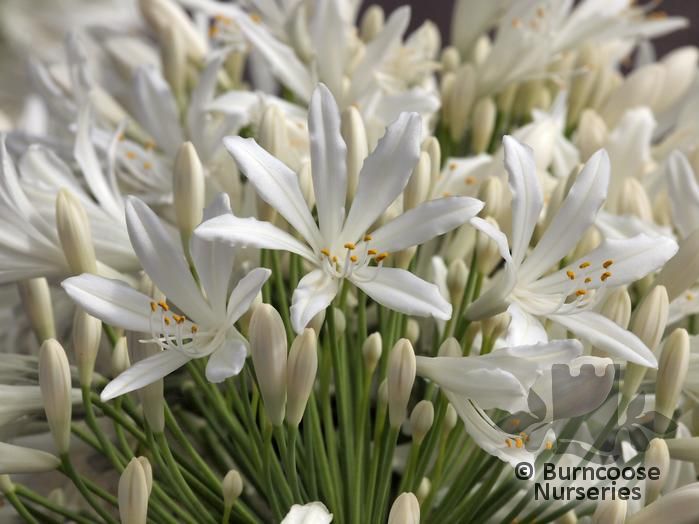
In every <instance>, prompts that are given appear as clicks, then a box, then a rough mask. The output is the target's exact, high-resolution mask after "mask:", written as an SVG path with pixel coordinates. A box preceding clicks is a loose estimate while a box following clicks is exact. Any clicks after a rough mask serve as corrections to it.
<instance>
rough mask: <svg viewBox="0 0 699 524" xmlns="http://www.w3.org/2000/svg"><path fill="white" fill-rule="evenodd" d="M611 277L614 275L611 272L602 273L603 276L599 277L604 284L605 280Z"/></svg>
mask: <svg viewBox="0 0 699 524" xmlns="http://www.w3.org/2000/svg"><path fill="white" fill-rule="evenodd" d="M611 276H612V274H611V273H610V272H609V271H605V272H604V273H602V275H601V276H600V277H599V279H600V280H601V281H602V282H604V281H605V280H607V279H608V278H609V277H611Z"/></svg>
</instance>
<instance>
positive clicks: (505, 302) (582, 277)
mask: <svg viewBox="0 0 699 524" xmlns="http://www.w3.org/2000/svg"><path fill="white" fill-rule="evenodd" d="M504 147H505V167H506V168H507V171H508V174H509V182H510V187H511V190H512V234H511V240H510V242H509V245H508V241H507V238H506V237H505V235H504V234H503V233H501V232H500V231H499V230H496V229H495V228H493V227H492V226H490V225H489V224H487V223H485V222H484V221H483V220H480V219H474V220H472V223H473V224H474V225H475V226H476V227H478V228H479V229H481V230H482V231H483V232H485V233H486V234H488V235H489V236H491V237H492V238H493V239H494V240H495V241H496V242H497V243H498V246H499V249H500V253H501V255H502V257H503V258H504V259H505V267H504V269H503V271H502V272H501V274H500V275H499V279H498V281H497V282H496V283H495V284H494V285H493V287H492V288H491V289H489V290H488V291H487V292H486V293H485V294H484V295H483V296H481V297H480V298H479V299H478V300H477V301H476V302H474V303H473V304H472V305H471V306H470V307H469V309H468V310H467V316H468V317H469V318H471V319H480V318H486V317H488V316H490V315H492V314H494V313H498V312H500V311H503V310H504V309H506V308H508V306H509V311H510V313H511V315H512V324H511V326H510V336H511V337H513V340H511V342H513V343H516V344H525V343H533V342H537V341H543V340H547V338H548V337H547V334H546V331H545V329H544V327H543V326H542V324H541V322H540V321H539V320H538V319H539V318H546V319H549V320H551V321H553V322H554V323H556V324H559V325H561V326H563V327H564V328H566V329H568V330H569V331H571V332H573V333H575V335H576V336H578V337H579V338H580V339H582V340H586V341H588V342H590V343H591V344H593V345H594V346H596V347H597V348H599V349H601V350H603V351H606V352H607V353H608V354H609V355H610V356H613V357H618V358H622V359H624V360H627V361H629V362H634V363H637V364H641V365H644V366H652V367H655V366H656V365H657V362H656V359H655V357H654V356H653V354H652V353H651V352H650V350H649V349H648V348H647V347H646V346H645V345H644V344H643V343H642V342H641V341H640V340H639V339H638V337H636V336H635V335H633V334H632V333H630V332H628V331H626V330H624V329H622V328H620V327H619V326H618V325H617V324H615V323H614V322H612V321H611V320H609V319H607V318H605V317H604V316H602V315H600V314H599V313H596V312H594V311H591V308H592V307H593V306H594V305H595V304H596V300H595V298H596V295H597V296H599V295H598V294H599V290H600V288H605V287H607V286H610V287H611V286H621V285H626V284H629V283H632V282H635V281H636V280H638V279H640V278H642V277H644V276H645V275H646V274H648V273H650V272H652V271H655V270H656V269H658V268H660V267H662V266H663V264H665V262H667V261H668V260H669V259H670V258H671V257H672V256H673V255H674V254H675V252H676V251H677V243H676V242H675V241H674V240H672V239H670V238H667V237H650V236H647V235H643V234H641V235H638V236H635V237H633V238H629V239H621V240H617V239H606V240H604V241H603V242H602V244H601V245H600V246H599V247H597V248H596V249H594V250H593V251H592V252H590V253H589V254H587V255H585V256H584V257H582V258H581V259H579V260H575V261H573V262H569V263H565V264H564V265H563V266H562V267H561V268H560V269H559V270H558V271H555V272H553V273H550V274H547V273H548V272H549V270H550V269H551V268H553V267H556V266H557V264H558V263H559V262H560V261H561V260H564V259H565V257H566V256H567V255H568V254H569V253H570V252H571V251H572V250H573V248H574V247H575V245H576V244H577V243H578V241H579V240H580V238H581V237H582V235H583V234H584V233H585V231H587V229H588V228H589V227H590V226H591V225H592V224H593V223H594V221H595V217H596V215H597V212H598V211H599V209H600V207H601V206H602V204H603V203H604V200H605V198H606V195H607V186H608V184H609V160H608V158H607V154H606V153H605V152H604V151H598V152H597V153H595V154H594V155H593V156H592V157H591V158H590V160H589V161H588V162H587V164H586V165H585V167H584V168H583V170H582V171H581V172H580V174H578V175H577V177H576V179H575V183H574V184H573V185H572V187H571V188H570V191H569V192H568V195H567V196H566V198H565V200H564V201H563V203H562V204H561V206H560V208H559V210H558V212H557V213H556V215H555V216H554V217H553V219H552V220H551V222H550V224H549V226H548V228H547V229H546V230H545V231H544V233H543V235H542V236H541V238H540V240H539V241H538V243H537V244H536V246H535V247H534V248H533V250H532V251H531V252H530V253H529V254H527V249H528V247H529V243H530V241H531V238H532V234H533V233H534V228H535V227H536V224H537V222H538V219H539V215H540V213H541V209H542V206H543V199H542V195H541V188H540V185H539V182H538V180H537V177H536V167H535V164H534V159H533V154H532V151H531V150H530V149H529V148H528V147H527V146H524V145H523V144H521V143H519V142H517V141H516V140H514V139H513V138H511V137H505V138H504ZM510 248H511V252H510Z"/></svg>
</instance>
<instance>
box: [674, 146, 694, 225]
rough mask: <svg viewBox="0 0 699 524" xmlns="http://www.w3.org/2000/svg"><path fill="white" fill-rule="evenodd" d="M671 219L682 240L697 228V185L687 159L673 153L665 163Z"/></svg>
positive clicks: (678, 153) (677, 153)
mask: <svg viewBox="0 0 699 524" xmlns="http://www.w3.org/2000/svg"><path fill="white" fill-rule="evenodd" d="M667 170H668V175H669V176H668V193H669V194H670V200H671V202H672V206H671V208H672V218H673V220H674V222H675V226H676V227H677V229H678V230H679V232H680V234H681V235H682V237H683V238H686V237H687V236H689V234H690V233H691V232H692V231H694V230H695V229H698V228H699V183H697V179H696V178H695V176H694V170H693V169H692V166H691V165H689V161H688V160H687V157H685V156H684V155H683V154H682V153H680V152H679V151H674V152H673V153H672V154H671V155H670V158H669V159H668V161H667Z"/></svg>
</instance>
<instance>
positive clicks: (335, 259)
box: [333, 256, 337, 264]
mask: <svg viewBox="0 0 699 524" xmlns="http://www.w3.org/2000/svg"><path fill="white" fill-rule="evenodd" d="M333 262H335V263H336V264H337V257H336V256H333Z"/></svg>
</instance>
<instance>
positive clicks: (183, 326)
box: [63, 195, 270, 400]
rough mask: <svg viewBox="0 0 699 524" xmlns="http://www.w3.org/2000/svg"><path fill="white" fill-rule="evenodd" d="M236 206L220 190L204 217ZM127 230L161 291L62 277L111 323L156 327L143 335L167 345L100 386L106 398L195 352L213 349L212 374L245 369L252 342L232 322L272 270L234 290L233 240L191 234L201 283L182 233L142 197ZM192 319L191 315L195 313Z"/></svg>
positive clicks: (132, 203)
mask: <svg viewBox="0 0 699 524" xmlns="http://www.w3.org/2000/svg"><path fill="white" fill-rule="evenodd" d="M227 212H230V207H229V205H228V198H227V197H226V196H225V195H221V196H220V197H218V198H217V199H216V200H215V202H214V203H213V204H212V205H211V206H209V207H208V208H207V209H206V210H205V215H204V216H205V218H211V217H213V216H217V215H220V214H224V213H227ZM126 222H127V225H128V228H129V236H130V237H131V242H132V243H133V246H134V249H135V251H136V253H137V254H138V257H139V260H140V261H141V264H142V266H143V268H144V270H145V271H146V273H147V274H148V276H149V277H150V278H151V280H152V281H153V283H154V284H155V285H156V286H157V287H158V289H159V290H160V291H162V292H163V293H165V295H166V296H167V297H168V299H169V300H171V301H172V303H173V304H175V305H176V306H177V308H178V310H179V311H180V313H181V314H178V313H176V312H175V311H174V310H173V308H172V307H170V305H169V304H168V303H167V302H166V301H165V300H164V299H163V300H155V299H153V298H151V297H149V296H147V295H144V294H143V293H139V292H138V291H135V290H134V289H132V288H130V287H129V286H127V285H126V284H124V283H123V282H121V281H119V280H109V279H106V278H102V277H98V276H95V275H88V274H83V275H80V276H77V277H72V278H69V279H67V280H65V281H64V282H63V288H64V289H65V290H66V292H67V293H68V295H69V296H70V297H71V298H72V299H73V300H74V301H75V302H77V303H78V304H79V305H80V306H81V307H82V308H83V309H85V311H87V312H88V313H90V314H91V315H93V316H95V317H97V318H99V319H101V320H103V321H104V322H106V323H107V324H110V325H113V326H116V327H121V328H124V329H128V330H132V331H136V332H141V333H150V335H151V338H150V339H148V340H145V341H144V342H155V343H157V344H158V345H160V347H161V348H162V349H163V350H165V351H162V352H161V353H158V354H156V355H154V356H152V357H149V358H146V359H145V360H141V361H139V362H138V363H137V364H135V365H134V366H132V367H131V368H129V369H128V370H126V371H125V372H124V373H122V374H121V375H119V376H118V377H117V378H116V379H114V380H113V381H112V382H110V383H109V384H108V385H107V387H106V388H105V389H104V390H103V392H102V398H103V399H105V400H107V399H111V398H114V397H116V396H119V395H123V394H124V393H128V392H129V391H133V390H135V389H139V388H142V387H143V386H146V385H148V384H150V383H152V382H154V381H156V380H158V379H160V378H162V377H164V376H165V375H167V374H169V373H171V372H173V371H174V370H176V369H177V368H179V367H180V366H182V365H184V364H186V363H187V362H189V361H190V360H192V359H195V358H201V357H206V356H209V355H211V357H210V358H209V362H208V364H207V367H206V376H207V378H208V379H209V380H210V381H212V382H221V381H223V380H225V379H226V378H228V377H230V376H232V375H236V374H238V373H239V372H240V370H241V369H242V367H243V365H244V363H245V358H246V356H247V353H248V343H247V341H246V340H245V339H244V338H243V336H242V335H241V334H240V333H239V332H238V330H237V329H236V328H235V326H234V324H235V323H236V322H237V321H238V319H239V318H240V317H241V316H242V315H243V314H244V313H245V312H246V311H247V310H248V308H249V307H250V304H251V303H252V301H253V300H254V298H255V297H256V296H257V294H258V292H259V291H260V289H261V287H262V285H263V284H264V283H265V281H266V280H267V279H268V278H269V275H270V271H269V270H268V269H263V268H258V269H254V270H252V271H251V272H250V273H248V274H247V275H246V276H245V277H244V278H242V279H241V280H240V281H239V282H238V284H237V285H236V286H235V287H234V288H233V291H232V292H231V293H230V296H229V295H228V288H229V280H230V275H231V267H232V263H233V256H234V251H233V249H232V248H231V247H230V246H226V245H222V244H220V243H215V242H204V241H202V240H200V239H193V240H192V241H191V243H190V251H191V256H192V261H193V262H194V268H195V269H196V272H197V275H198V277H199V280H200V282H201V286H202V289H203V290H200V289H199V285H198V284H197V281H196V280H195V279H194V277H193V276H192V274H191V272H190V269H189V265H188V264H187V260H186V258H185V255H184V252H183V251H182V248H181V245H180V242H179V239H176V238H174V237H173V236H172V235H169V234H168V231H167V230H166V229H165V227H164V226H163V224H162V223H161V221H160V220H159V219H158V217H157V216H156V215H155V213H153V212H152V211H151V210H150V209H149V208H148V207H147V206H146V205H145V204H144V203H143V202H141V201H140V200H137V199H135V198H130V199H129V200H128V201H127V204H126ZM190 319H191V320H190Z"/></svg>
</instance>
